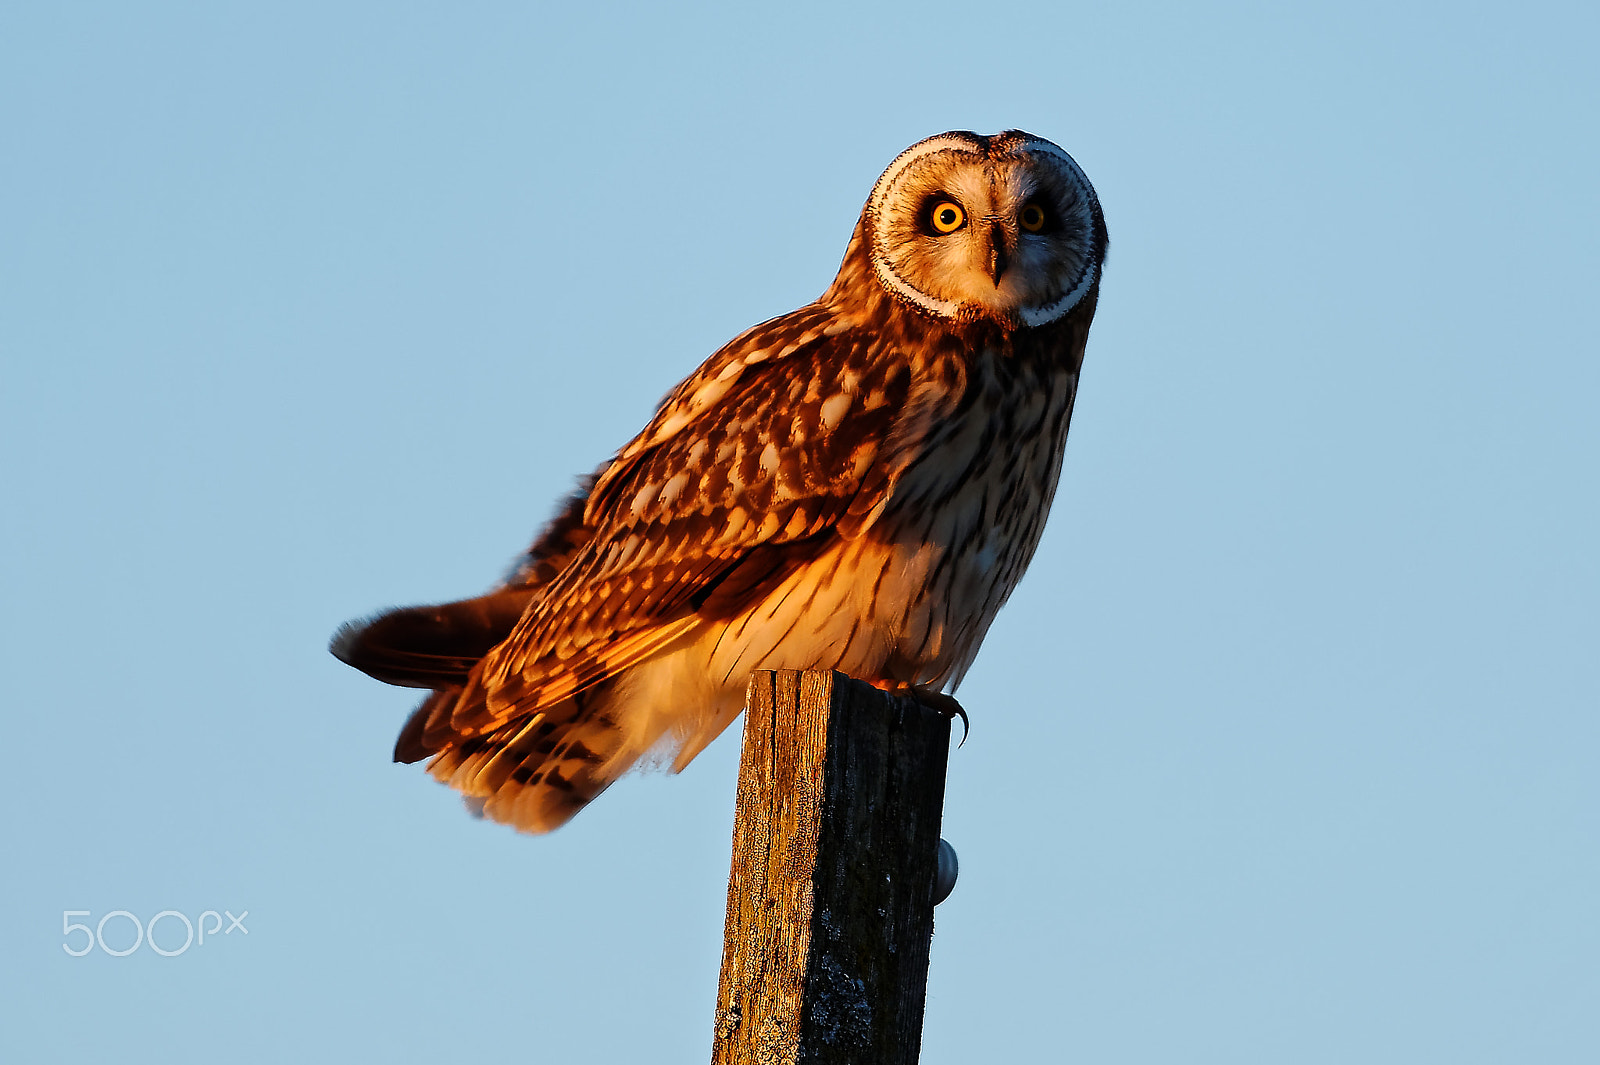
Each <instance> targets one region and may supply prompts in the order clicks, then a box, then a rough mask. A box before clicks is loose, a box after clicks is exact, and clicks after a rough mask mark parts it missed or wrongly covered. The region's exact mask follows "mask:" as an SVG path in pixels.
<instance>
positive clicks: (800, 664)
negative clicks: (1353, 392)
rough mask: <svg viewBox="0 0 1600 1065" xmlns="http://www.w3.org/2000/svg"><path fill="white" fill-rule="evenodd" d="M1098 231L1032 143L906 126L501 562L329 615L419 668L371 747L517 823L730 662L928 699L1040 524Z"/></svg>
mask: <svg viewBox="0 0 1600 1065" xmlns="http://www.w3.org/2000/svg"><path fill="white" fill-rule="evenodd" d="M1106 245H1107V236H1106V226H1105V221H1104V219H1103V217H1102V215H1101V211H1100V204H1099V200H1098V198H1097V197H1096V196H1095V191H1094V188H1093V187H1092V186H1091V185H1090V184H1089V180H1088V178H1086V177H1085V176H1084V173H1083V171H1082V170H1081V169H1079V167H1078V164H1077V163H1076V162H1074V161H1073V159H1072V157H1071V156H1070V155H1068V154H1067V153H1066V152H1064V151H1062V150H1061V149H1060V148H1059V147H1057V146H1056V145H1054V144H1052V143H1050V142H1049V141H1047V140H1043V139H1041V138H1039V137H1035V136H1032V135H1030V134H1027V133H1023V132H1020V131H1016V130H1012V131H1008V132H1005V133H1001V134H998V135H996V136H991V137H985V136H979V135H977V134H974V133H968V132H954V133H945V134H941V135H939V136H936V137H931V138H929V139H927V140H924V141H921V142H919V143H917V144H915V145H913V146H911V147H910V148H908V149H906V150H905V151H904V152H902V153H901V154H900V155H899V156H898V157H897V158H896V159H895V160H894V161H893V162H892V163H891V164H890V165H889V168H888V169H887V170H886V171H884V173H883V176H882V177H880V178H879V179H878V182H877V184H876V185H875V186H874V187H873V189H872V194H871V196H870V198H869V199H868V200H867V204H866V207H865V208H864V209H863V211H862V212H861V217H860V220H859V221H858V222H857V223H856V226H855V230H854V232H853V234H852V235H851V237H850V242H849V244H848V246H847V247H846V249H845V255H844V263H843V265H842V266H841V267H840V269H839V273H838V276H837V277H836V278H835V279H834V282H833V284H832V286H830V287H829V288H828V290H827V291H826V292H824V293H823V294H822V296H821V297H820V298H819V299H817V300H816V302H814V303H811V304H808V305H807V306H804V307H802V308H800V309H799V310H797V311H793V312H791V313H789V314H785V315H783V316H782V317H779V318H774V319H772V320H771V321H768V322H764V323H762V324H761V325H757V326H755V327H754V328H752V329H749V330H747V331H746V332H744V333H743V334H741V335H739V336H738V337H735V338H734V339H733V340H732V341H730V342H729V343H728V344H727V345H726V346H725V347H723V348H722V349H721V350H719V351H717V352H716V353H715V354H713V355H712V356H711V357H710V358H709V359H707V360H706V362H705V363H704V364H703V365H702V366H701V367H700V368H699V369H698V370H696V371H695V372H694V373H693V374H691V375H690V376H689V377H688V379H687V380H685V381H684V382H683V383H682V384H680V385H678V386H677V388H675V389H674V390H673V391H672V392H671V393H670V394H669V395H668V396H667V397H666V399H665V400H663V401H662V403H661V405H660V407H659V408H658V409H657V411H656V413H655V416H654V417H653V418H652V419H651V420H650V423H649V424H648V425H646V426H645V428H644V430H643V431H642V432H641V433H639V435H638V436H636V437H634V438H633V439H632V440H631V441H629V442H628V443H627V444H626V445H625V446H623V448H622V449H621V450H620V451H618V452H617V453H616V455H615V456H614V457H613V458H612V459H611V460H610V461H608V462H606V463H604V464H603V465H602V466H601V467H600V468H599V469H598V470H596V471H594V473H592V474H591V475H589V476H588V477H587V478H585V479H584V480H582V481H581V482H580V485H579V488H578V491H577V492H576V493H575V494H573V495H572V496H571V497H570V498H569V499H567V500H566V501H565V502H564V503H563V504H562V505H561V506H560V508H559V509H558V510H557V512H556V514H555V516H554V518H553V519H552V520H551V521H550V522H549V524H548V525H547V526H546V527H545V528H544V530H543V531H542V532H541V533H540V534H539V536H538V538H537V539H536V540H535V541H534V543H533V545H532V546H531V547H530V548H529V549H528V551H527V552H526V553H525V554H524V555H522V556H520V557H519V558H518V559H517V560H516V561H515V562H514V564H513V566H512V568H511V570H510V572H509V573H508V575H507V577H506V579H505V580H504V581H503V583H501V584H500V585H499V586H498V587H496V588H494V589H493V590H492V591H490V592H488V593H487V594H485V595H481V596H478V597H477V598H474V599H466V600H462V601H460V602H455V603H446V604H444V605H441V606H424V607H410V608H406V609H397V610H391V611H388V612H385V613H381V614H378V615H376V616H374V617H372V618H369V619H367V620H364V621H360V622H355V623H351V624H349V625H346V626H345V627H344V628H342V629H341V630H340V631H339V632H338V633H337V634H336V635H335V637H334V640H333V645H332V651H333V653H334V654H335V655H336V656H337V657H338V658H340V659H341V660H342V661H344V662H346V663H348V664H350V665H352V666H354V667H355V668H357V669H359V670H362V671H363V672H365V673H367V674H369V675H371V676H373V677H375V678H377V679H378V680H381V681H385V682H387V683H390V684H397V685H404V686H408V687H414V688H423V689H428V690H429V691H430V694H429V695H428V696H427V697H426V698H425V699H424V700H423V701H422V704H421V705H420V706H418V707H417V709H416V710H415V711H414V712H413V713H412V715H411V717H410V719H409V720H408V721H407V722H406V724H405V727H404V728H403V729H402V730H401V733H400V737H399V740H398V742H397V743H396V745H395V751H394V757H395V760H396V761H399V762H416V761H420V760H422V759H430V760H429V762H428V770H429V772H430V773H432V774H433V776H434V777H436V778H437V779H439V780H441V781H444V782H445V783H448V784H450V785H451V786H453V787H455V788H457V789H459V790H460V791H461V792H462V793H463V794H464V795H465V796H466V797H467V798H468V801H469V802H470V803H472V804H473V805H474V806H476V807H477V808H478V809H480V810H481V812H482V813H483V814H484V815H486V816H488V817H490V818H493V819H494V820H496V821H501V822H505V823H507V824H510V825H513V826H515V827H516V828H518V829H522V830H524V831H528V832H546V831H549V830H551V829H554V828H557V827H559V826H560V825H562V824H564V823H565V822H566V821H567V820H568V819H570V818H571V817H572V816H573V815H574V814H575V813H577V812H578V811H579V810H580V809H582V808H583V807H584V805H585V804H587V803H588V802H589V801H590V800H592V799H594V798H595V796H597V795H599V794H600V793H601V792H602V791H604V790H605V789H606V787H607V786H608V785H610V784H611V782H612V781H614V780H616V779H617V778H618V777H619V776H620V775H621V774H623V773H624V772H626V771H627V770H628V769H629V768H630V767H632V766H634V765H635V764H638V763H640V762H641V761H651V762H657V763H664V764H666V765H669V766H670V767H671V768H672V770H674V771H677V770H680V769H682V768H683V767H684V766H685V765H687V764H688V763H689V761H690V760H691V759H693V758H694V757H695V755H697V754H698V753H699V752H700V751H701V750H703V749H704V748H705V746H706V745H707V744H708V743H710V742H711V741H712V740H713V739H715V738H716V737H717V735H718V734H719V733H721V732H722V731H723V729H725V728H727V726H728V724H729V722H731V721H732V720H733V719H734V718H735V717H737V716H738V714H739V711H740V710H741V709H742V708H743V703H744V692H745V687H746V681H747V677H748V675H749V673H750V672H751V671H752V670H756V669H835V670H840V671H842V672H844V673H847V674H850V675H852V676H855V677H858V678H861V679H863V680H867V681H869V682H871V683H873V684H875V685H877V686H879V687H882V688H885V689H889V690H898V691H906V692H910V693H912V694H918V693H920V694H921V695H923V697H924V699H925V701H931V702H937V701H939V700H940V699H941V698H942V699H943V700H944V702H945V704H946V705H953V700H951V699H949V697H948V696H943V695H942V693H945V692H949V691H953V690H954V689H955V687H956V685H957V684H958V683H959V682H960V680H961V677H962V675H963V674H964V673H965V672H966V670H967V668H968V667H969V666H970V665H971V664H972V661H973V657H974V656H975V655H976V654H977V652H978V646H979V644H981V643H982V642H983V637H984V634H985V633H986V632H987V631H988V629H989V626H990V623H991V622H993V621H994V618H995V615H996V613H997V612H998V611H999V609H1000V607H1001V605H1002V604H1004V603H1005V601H1006V598H1007V596H1009V595H1010V594H1011V591H1012V589H1013V588H1015V587H1016V585H1017V581H1018V580H1019V579H1020V578H1021V576H1022V573H1023V570H1024V569H1026V567H1027V565H1028V562H1029V560H1030V558H1031V557H1032V555H1033V552H1034V548H1035V546H1036V545H1037V544H1038V542H1039V536H1040V533H1041V532H1042V530H1043V528H1044V522H1045V516H1046V514H1047V512H1048V511H1049V508H1050V503H1051V499H1052V498H1053V496H1054V494H1055V489H1056V481H1057V477H1058V475H1059V473H1060V470H1061V459H1062V451H1063V448H1064V445H1065V443H1066V437H1067V424H1068V420H1069V419H1070V418H1071V416H1072V405H1073V399H1074V397H1075V396H1076V394H1077V387H1078V372H1079V367H1080V366H1081V364H1082V361H1083V354H1084V346H1085V342H1086V340H1087V338H1088V333H1089V323H1090V321H1091V319H1092V318H1093V317H1094V311H1095V304H1096V300H1097V298H1098V296H1099V288H1100V276H1101V272H1102V269H1103V266H1104V262H1105V255H1106Z"/></svg>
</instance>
